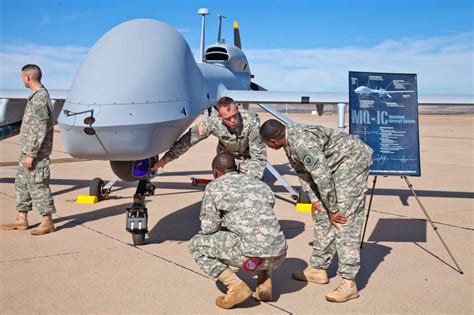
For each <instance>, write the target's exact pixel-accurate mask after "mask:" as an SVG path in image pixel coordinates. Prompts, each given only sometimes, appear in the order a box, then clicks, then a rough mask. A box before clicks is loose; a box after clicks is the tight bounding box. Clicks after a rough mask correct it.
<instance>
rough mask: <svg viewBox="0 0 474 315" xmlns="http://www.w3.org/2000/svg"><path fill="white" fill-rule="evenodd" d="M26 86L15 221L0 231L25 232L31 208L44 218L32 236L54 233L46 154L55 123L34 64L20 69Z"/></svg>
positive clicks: (48, 150) (47, 154)
mask: <svg viewBox="0 0 474 315" xmlns="http://www.w3.org/2000/svg"><path fill="white" fill-rule="evenodd" d="M22 78H23V83H24V84H25V87H27V88H29V89H31V90H32V93H31V95H30V96H29V97H28V99H27V103H26V108H25V112H24V114H23V120H22V123H21V131H20V157H19V165H18V172H17V175H16V178H15V191H16V208H17V210H18V215H17V218H16V220H15V221H13V222H11V223H7V224H2V225H0V229H3V230H26V229H27V228H28V220H27V214H28V211H30V210H32V206H33V205H34V206H35V207H36V208H37V209H38V211H39V213H40V214H41V215H42V216H43V218H42V222H41V224H40V225H39V226H38V227H36V228H34V229H32V230H31V234H33V235H42V234H46V233H50V232H53V231H54V224H53V220H52V217H51V214H52V213H54V212H56V209H55V207H54V201H53V197H52V195H51V190H50V189H49V177H50V171H49V165H50V164H51V161H50V159H49V155H50V154H51V151H52V148H53V128H54V121H53V115H52V104H51V99H50V98H49V94H48V91H47V90H46V89H45V87H44V86H43V85H42V84H41V69H40V68H39V67H38V66H37V65H26V66H24V67H23V68H22Z"/></svg>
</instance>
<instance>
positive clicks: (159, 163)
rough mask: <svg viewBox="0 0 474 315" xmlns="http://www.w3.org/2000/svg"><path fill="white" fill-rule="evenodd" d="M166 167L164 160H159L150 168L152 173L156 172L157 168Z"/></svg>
mask: <svg viewBox="0 0 474 315" xmlns="http://www.w3.org/2000/svg"><path fill="white" fill-rule="evenodd" d="M165 165H166V162H165V160H164V159H161V160H159V161H158V162H156V163H155V165H153V167H152V168H151V170H152V171H156V170H157V169H159V168H163V167H164V166H165Z"/></svg>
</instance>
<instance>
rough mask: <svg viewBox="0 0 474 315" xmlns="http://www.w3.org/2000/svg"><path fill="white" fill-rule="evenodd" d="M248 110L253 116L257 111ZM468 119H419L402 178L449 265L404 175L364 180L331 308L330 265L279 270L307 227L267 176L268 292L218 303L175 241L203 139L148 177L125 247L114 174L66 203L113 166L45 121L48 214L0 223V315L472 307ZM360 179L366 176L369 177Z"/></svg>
mask: <svg viewBox="0 0 474 315" xmlns="http://www.w3.org/2000/svg"><path fill="white" fill-rule="evenodd" d="M259 115H260V116H261V120H262V121H264V120H266V119H268V118H270V116H269V115H267V114H264V113H259ZM289 116H290V118H291V119H293V120H294V121H296V122H299V123H314V124H321V125H324V126H327V127H332V128H336V127H337V116H336V115H327V116H322V117H317V116H311V115H309V114H290V115H289ZM203 118H204V116H201V117H200V118H199V119H203ZM473 127H474V116H472V115H459V116H458V115H421V116H420V143H421V158H422V163H421V166H422V176H421V177H415V178H410V181H411V182H412V184H413V186H414V188H415V190H416V192H417V193H418V195H419V197H420V199H421V201H422V203H423V205H424V206H425V208H426V209H427V211H428V213H429V215H430V216H431V218H432V220H433V221H434V224H435V225H436V226H437V227H438V231H439V233H440V234H441V236H442V237H443V239H444V240H445V242H446V244H447V246H448V247H449V249H450V250H451V252H452V254H453V255H454V257H455V259H456V260H457V262H458V263H459V265H460V266H461V268H462V270H463V271H464V274H463V275H461V274H460V273H458V272H457V271H456V266H455V264H454V263H453V261H452V260H451V258H450V256H449V255H448V253H447V251H446V249H445V248H444V247H443V244H442V243H441V241H440V239H439V238H438V236H437V235H436V233H435V231H434V230H433V228H432V226H431V225H430V223H429V222H428V221H427V219H426V217H425V215H424V214H423V212H422V210H421V209H420V207H419V205H418V204H417V202H416V200H415V199H414V198H413V197H412V196H411V195H410V191H409V189H408V187H407V184H406V183H405V181H403V180H402V179H400V178H399V177H378V181H377V185H376V188H375V191H374V200H373V204H372V211H371V213H370V217H369V221H368V228H367V234H366V242H365V243H364V248H363V249H362V252H361V253H362V267H361V271H360V273H359V276H358V279H357V284H358V287H359V290H360V297H359V298H358V299H356V300H352V301H350V302H347V303H342V304H335V303H329V302H326V300H325V298H324V296H325V294H326V293H328V292H329V291H331V290H333V289H334V288H335V287H337V285H338V283H339V278H338V276H337V275H336V270H337V266H336V264H335V262H333V264H332V265H331V267H330V269H329V276H330V283H329V284H327V285H317V284H313V283H305V282H299V281H296V280H293V279H292V278H291V276H290V273H291V272H292V271H295V270H300V269H304V268H306V267H307V266H308V258H309V256H310V253H311V246H310V242H311V241H312V232H313V224H312V222H311V219H310V215H309V214H308V213H298V212H296V211H295V206H294V204H293V202H292V200H291V198H290V196H289V194H288V193H287V192H286V191H285V190H284V189H283V186H282V185H281V184H280V183H278V182H275V181H274V180H273V178H272V177H271V176H270V175H268V176H266V182H267V183H268V184H270V185H271V187H272V189H273V190H274V192H275V194H276V196H277V203H276V206H275V213H276V215H277V217H278V219H279V220H280V223H281V226H282V228H283V231H284V233H285V235H286V237H287V239H288V245H289V250H288V255H287V258H286V260H285V262H284V263H283V264H282V265H281V267H280V268H279V269H277V270H276V271H275V272H274V277H273V284H274V293H273V296H274V301H273V302H270V303H259V302H257V301H256V300H254V299H249V300H247V301H246V302H245V303H243V304H242V305H240V306H238V307H237V308H235V309H233V310H232V311H225V310H221V309H219V308H218V307H216V306H215V304H214V301H215V298H216V297H217V296H218V295H220V294H222V293H221V291H222V290H223V286H222V285H221V284H217V283H216V281H214V280H213V279H211V278H210V277H208V276H207V275H205V274H204V273H203V272H202V271H201V270H200V269H199V267H198V266H197V264H196V263H195V262H194V261H193V259H192V257H191V255H190V254H189V251H188V241H189V239H190V238H191V237H192V236H193V235H195V234H196V233H197V232H198V231H199V209H200V201H201V198H202V195H203V190H204V187H202V186H198V187H193V186H191V180H190V177H191V176H195V177H202V178H209V179H210V178H212V175H211V173H210V163H211V160H212V158H213V156H214V154H215V147H216V143H217V141H216V139H214V138H212V137H211V138H209V139H207V140H205V141H203V142H201V143H199V144H198V145H196V146H195V147H193V148H192V149H191V150H189V151H188V152H187V153H186V154H185V155H183V156H182V157H181V158H179V159H178V160H175V161H173V162H171V163H169V164H168V165H167V166H166V167H165V169H164V170H163V172H161V173H160V175H159V176H158V177H156V178H155V179H154V180H153V183H154V184H155V185H156V186H157V190H156V192H155V195H154V196H151V197H148V198H147V207H148V212H149V227H150V231H149V233H148V235H147V239H146V244H145V245H143V246H140V247H135V246H133V245H130V244H131V243H132V237H131V235H130V234H129V233H128V232H127V231H126V230H125V227H124V225H125V209H126V208H127V207H129V205H130V203H131V196H132V195H133V193H134V191H135V184H133V183H122V182H119V183H117V185H116V186H115V187H114V190H113V192H112V194H111V198H110V199H109V200H107V201H102V202H100V203H97V204H94V205H81V204H76V203H75V199H76V198H77V196H79V195H85V194H88V191H89V182H90V180H91V179H93V178H95V177H101V178H103V179H104V180H109V179H111V178H113V177H114V175H113V173H112V171H111V169H110V167H109V163H108V162H106V161H81V160H76V159H71V157H70V156H69V155H68V154H67V153H66V152H65V149H64V147H63V144H62V141H61V138H60V134H59V131H58V130H56V133H55V143H54V152H53V154H52V157H51V158H52V159H57V160H56V161H57V162H58V163H54V164H53V165H52V167H51V172H52V180H51V189H52V191H53V194H54V198H55V203H56V207H57V210H58V211H57V213H56V214H55V215H54V221H55V225H56V228H57V231H56V232H55V233H52V234H48V235H44V236H32V235H31V234H30V231H0V313H1V314H31V313H34V314H83V313H100V314H103V313H111V314H129V313H154V314H219V313H222V314H224V313H227V314H228V313H249V314H289V313H295V314H316V313H320V314H321V313H322V314H336V313H338V314H339V313H373V314H375V313H377V314H379V313H414V314H420V313H429V314H438V313H456V314H472V313H473V312H474V306H473V300H474V293H473V292H474V290H473V289H474V268H473V267H474V266H473V261H474V259H473V257H474V255H473V235H474V220H473V219H474V217H473V211H474V198H473V197H474V193H473V191H474V174H473V170H474V166H473V165H474V163H473V162H474V159H473V156H474V150H473V149H474V141H473V139H474V128H473ZM18 141H19V137H18V136H16V137H13V138H10V139H7V140H5V141H2V142H1V143H0V154H1V155H0V205H1V211H0V222H2V223H4V222H8V221H10V220H12V219H13V218H14V217H15V215H16V210H15V190H14V178H15V173H16V167H15V166H12V163H9V162H15V161H16V160H17V155H18V150H19V148H18ZM268 153H269V154H268V157H269V161H270V162H271V163H272V164H273V165H274V166H275V168H277V169H278V170H279V171H280V172H281V173H282V174H283V175H284V177H285V178H286V179H287V180H288V181H289V182H290V183H291V184H292V185H293V186H298V185H299V182H298V179H297V177H296V176H295V174H294V172H293V171H292V170H291V169H290V167H289V164H288V161H287V159H286V156H285V154H284V152H283V150H280V151H273V150H268ZM60 162H62V163H60ZM68 162H69V163H68ZM13 165H15V164H14V163H13ZM372 180H373V177H372V176H371V177H370V178H369V187H371V185H372ZM367 201H368V200H367ZM367 205H368V202H367ZM29 222H30V226H35V225H37V224H38V223H39V222H40V216H39V215H38V213H37V212H36V210H34V211H32V212H30V215H29ZM239 275H240V276H241V277H242V278H243V279H244V280H245V281H246V282H247V283H248V284H249V286H250V287H251V288H252V289H255V277H254V275H253V274H251V273H248V272H242V271H241V272H239Z"/></svg>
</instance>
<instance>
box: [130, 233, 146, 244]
mask: <svg viewBox="0 0 474 315" xmlns="http://www.w3.org/2000/svg"><path fill="white" fill-rule="evenodd" d="M132 239H133V245H143V244H145V232H134V233H132Z"/></svg>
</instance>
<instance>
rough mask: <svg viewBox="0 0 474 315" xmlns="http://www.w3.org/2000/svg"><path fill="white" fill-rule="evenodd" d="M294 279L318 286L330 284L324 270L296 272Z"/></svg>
mask: <svg viewBox="0 0 474 315" xmlns="http://www.w3.org/2000/svg"><path fill="white" fill-rule="evenodd" d="M292 275H293V278H294V279H296V280H299V281H309V282H314V283H318V284H327V283H329V279H328V273H327V272H326V270H324V269H318V268H313V267H308V268H306V269H305V270H303V271H296V272H293V273H292Z"/></svg>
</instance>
